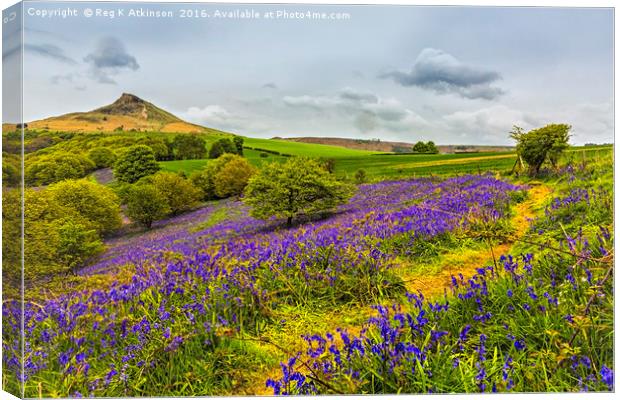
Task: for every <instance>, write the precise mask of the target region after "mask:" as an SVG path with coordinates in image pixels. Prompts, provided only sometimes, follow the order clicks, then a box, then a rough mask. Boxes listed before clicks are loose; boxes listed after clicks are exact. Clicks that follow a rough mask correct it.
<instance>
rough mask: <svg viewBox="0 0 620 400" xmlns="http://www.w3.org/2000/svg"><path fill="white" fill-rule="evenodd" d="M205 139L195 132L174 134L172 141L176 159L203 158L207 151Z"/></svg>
mask: <svg viewBox="0 0 620 400" xmlns="http://www.w3.org/2000/svg"><path fill="white" fill-rule="evenodd" d="M206 144H207V142H205V140H204V139H203V138H201V137H200V136H198V135H197V134H191V135H176V136H175V137H174V140H173V141H172V147H173V148H174V155H175V158H176V159H177V160H197V159H201V158H205V155H206V153H207V150H206Z"/></svg>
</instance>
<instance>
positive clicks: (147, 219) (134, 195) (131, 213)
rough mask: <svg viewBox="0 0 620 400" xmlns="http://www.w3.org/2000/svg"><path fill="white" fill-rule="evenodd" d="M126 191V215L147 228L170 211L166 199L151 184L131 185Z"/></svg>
mask: <svg viewBox="0 0 620 400" xmlns="http://www.w3.org/2000/svg"><path fill="white" fill-rule="evenodd" d="M126 193H127V194H126V195H127V209H126V211H125V212H126V213H127V216H128V217H129V218H130V219H131V220H133V221H135V222H137V223H139V224H141V225H143V226H144V227H146V228H148V229H150V228H151V226H152V225H153V222H154V221H157V220H158V219H161V218H163V217H165V216H166V215H168V213H169V212H170V207H169V206H168V203H167V199H166V198H165V197H164V195H162V194H161V193H160V192H159V190H157V189H156V188H155V186H153V185H150V184H142V185H132V186H131V187H130V188H128V189H127V192H126Z"/></svg>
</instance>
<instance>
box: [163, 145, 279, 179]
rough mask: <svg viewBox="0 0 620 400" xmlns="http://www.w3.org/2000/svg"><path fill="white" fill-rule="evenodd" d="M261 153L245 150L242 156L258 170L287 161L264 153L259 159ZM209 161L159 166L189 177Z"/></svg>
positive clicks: (180, 161)
mask: <svg viewBox="0 0 620 400" xmlns="http://www.w3.org/2000/svg"><path fill="white" fill-rule="evenodd" d="M261 153H262V152H261V151H257V150H250V149H245V150H244V151H243V156H244V157H245V158H247V159H248V161H249V162H250V164H252V165H254V166H255V167H258V168H260V167H261V166H262V165H263V164H264V163H269V162H273V161H277V162H283V161H285V160H286V159H287V157H284V156H278V155H275V154H270V153H265V154H266V155H267V157H261V156H260V154H261ZM209 161H211V160H209V159H200V160H174V161H161V162H160V163H159V165H160V166H161V169H162V170H163V171H168V172H179V171H184V172H185V173H186V174H187V175H190V174H191V173H192V172H194V171H197V170H200V169H202V168H204V167H205V166H206V165H207V164H208V163H209Z"/></svg>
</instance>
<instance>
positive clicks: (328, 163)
mask: <svg viewBox="0 0 620 400" xmlns="http://www.w3.org/2000/svg"><path fill="white" fill-rule="evenodd" d="M324 165H325V170H326V171H327V172H329V173H330V174H333V173H334V171H335V170H336V160H334V159H333V158H328V159H327V160H325V164H324Z"/></svg>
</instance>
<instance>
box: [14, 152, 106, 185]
mask: <svg viewBox="0 0 620 400" xmlns="http://www.w3.org/2000/svg"><path fill="white" fill-rule="evenodd" d="M94 169H95V164H94V163H93V162H92V161H90V160H89V159H88V158H86V157H84V156H81V155H74V154H68V153H64V154H59V155H55V156H52V157H49V156H47V157H41V158H38V159H35V160H26V171H25V176H24V179H25V181H26V184H28V185H33V186H40V185H49V184H51V183H54V182H59V181H62V180H64V179H79V178H83V177H84V176H86V175H87V174H88V173H89V172H90V171H92V170H94Z"/></svg>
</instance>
